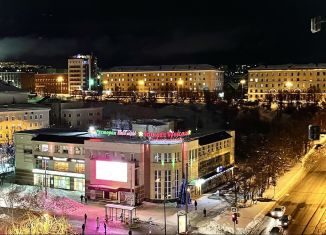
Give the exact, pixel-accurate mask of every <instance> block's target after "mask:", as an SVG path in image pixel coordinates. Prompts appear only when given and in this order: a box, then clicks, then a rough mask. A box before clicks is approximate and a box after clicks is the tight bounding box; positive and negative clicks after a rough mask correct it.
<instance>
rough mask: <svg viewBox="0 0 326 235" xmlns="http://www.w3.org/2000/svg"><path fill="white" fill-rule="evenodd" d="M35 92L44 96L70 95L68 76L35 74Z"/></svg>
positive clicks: (63, 74)
mask: <svg viewBox="0 0 326 235" xmlns="http://www.w3.org/2000/svg"><path fill="white" fill-rule="evenodd" d="M35 92H36V93H37V94H39V95H43V96H44V95H51V94H68V74H67V73H42V74H35Z"/></svg>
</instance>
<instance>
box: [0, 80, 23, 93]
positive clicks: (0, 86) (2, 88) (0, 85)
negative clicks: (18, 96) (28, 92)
mask: <svg viewBox="0 0 326 235" xmlns="http://www.w3.org/2000/svg"><path fill="white" fill-rule="evenodd" d="M6 91H15V92H24V91H22V90H21V89H19V88H17V87H15V86H12V85H10V84H8V83H6V82H4V81H2V80H0V92H6Z"/></svg>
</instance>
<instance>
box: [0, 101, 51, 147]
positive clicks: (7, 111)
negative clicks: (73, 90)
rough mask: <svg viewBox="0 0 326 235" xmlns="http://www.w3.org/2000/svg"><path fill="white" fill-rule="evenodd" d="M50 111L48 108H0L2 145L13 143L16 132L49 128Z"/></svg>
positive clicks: (14, 106) (16, 106) (0, 137)
mask: <svg viewBox="0 0 326 235" xmlns="http://www.w3.org/2000/svg"><path fill="white" fill-rule="evenodd" d="M49 111H50V109H49V108H46V107H33V106H20V105H6V106H2V107H0V143H12V142H13V137H14V133H15V132H16V131H22V130H34V129H40V128H45V127H49Z"/></svg>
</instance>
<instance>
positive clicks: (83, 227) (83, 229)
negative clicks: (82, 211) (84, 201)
mask: <svg viewBox="0 0 326 235" xmlns="http://www.w3.org/2000/svg"><path fill="white" fill-rule="evenodd" d="M82 231H83V232H82V234H83V235H84V234H85V224H83V225H82Z"/></svg>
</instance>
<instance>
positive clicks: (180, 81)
mask: <svg viewBox="0 0 326 235" xmlns="http://www.w3.org/2000/svg"><path fill="white" fill-rule="evenodd" d="M182 85H183V81H182V80H181V78H180V80H179V81H178V98H179V90H180V86H181V87H182Z"/></svg>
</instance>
